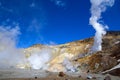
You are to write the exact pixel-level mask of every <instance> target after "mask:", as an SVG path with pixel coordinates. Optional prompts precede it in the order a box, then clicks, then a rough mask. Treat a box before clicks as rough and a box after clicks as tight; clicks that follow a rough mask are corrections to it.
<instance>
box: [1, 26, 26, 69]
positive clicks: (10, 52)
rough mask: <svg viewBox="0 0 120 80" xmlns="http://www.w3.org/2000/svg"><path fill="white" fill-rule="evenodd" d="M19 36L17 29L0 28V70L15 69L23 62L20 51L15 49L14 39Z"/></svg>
mask: <svg viewBox="0 0 120 80" xmlns="http://www.w3.org/2000/svg"><path fill="white" fill-rule="evenodd" d="M19 34H20V32H19V27H18V26H17V27H15V28H11V27H5V26H0V68H11V67H16V65H17V64H19V63H23V62H24V59H25V58H24V55H23V54H22V49H17V48H16V39H17V36H18V35H19Z"/></svg>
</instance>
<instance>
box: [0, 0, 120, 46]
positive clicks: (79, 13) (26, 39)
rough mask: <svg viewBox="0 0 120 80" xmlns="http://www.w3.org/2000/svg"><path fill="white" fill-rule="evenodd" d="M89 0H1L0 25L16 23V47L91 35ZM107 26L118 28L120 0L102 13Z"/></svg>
mask: <svg viewBox="0 0 120 80" xmlns="http://www.w3.org/2000/svg"><path fill="white" fill-rule="evenodd" d="M90 7H91V4H90V1H89V0H0V25H1V26H11V27H15V26H16V25H19V27H20V32H21V34H20V35H19V36H18V44H17V46H18V47H29V46H31V45H33V44H38V43H41V44H63V43H67V42H71V41H76V40H80V39H84V38H88V37H91V36H94V34H95V30H94V29H93V27H91V25H89V18H90V16H91V14H90ZM102 21H103V22H102V23H103V24H106V25H108V26H109V30H117V31H118V30H120V0H115V4H114V6H113V7H111V8H108V9H107V10H106V12H104V13H103V14H102Z"/></svg>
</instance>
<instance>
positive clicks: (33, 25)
mask: <svg viewBox="0 0 120 80" xmlns="http://www.w3.org/2000/svg"><path fill="white" fill-rule="evenodd" d="M41 28H42V23H41V22H39V21H38V20H37V19H33V20H32V21H31V23H30V26H29V27H28V31H34V32H36V33H38V32H40V29H41Z"/></svg>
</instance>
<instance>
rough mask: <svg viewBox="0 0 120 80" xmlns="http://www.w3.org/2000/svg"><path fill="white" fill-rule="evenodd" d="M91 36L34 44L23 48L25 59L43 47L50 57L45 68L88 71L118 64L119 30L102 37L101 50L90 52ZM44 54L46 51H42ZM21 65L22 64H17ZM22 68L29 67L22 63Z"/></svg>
mask: <svg viewBox="0 0 120 80" xmlns="http://www.w3.org/2000/svg"><path fill="white" fill-rule="evenodd" d="M93 41H94V40H93V38H88V39H84V40H80V41H74V42H70V43H66V44H62V45H56V46H51V45H50V46H49V45H40V44H37V45H34V46H31V47H29V48H26V49H25V50H24V53H25V56H26V58H27V59H29V57H30V56H31V55H33V54H36V53H39V52H40V51H42V50H43V49H46V50H50V55H51V57H50V59H49V61H47V62H45V64H46V65H47V66H48V68H47V70H48V71H52V72H55V71H57V72H59V71H66V70H68V71H73V72H76V71H85V72H87V71H89V72H92V73H98V72H103V71H106V70H109V69H111V68H113V67H114V66H116V65H118V64H119V60H120V32H119V31H111V32H108V33H107V34H106V35H105V36H104V37H103V43H102V47H103V48H102V51H99V52H96V53H91V50H90V49H91V47H92V45H93ZM44 54H46V53H44ZM20 66H23V65H19V67H20ZM23 68H31V66H30V64H29V63H28V64H24V67H23Z"/></svg>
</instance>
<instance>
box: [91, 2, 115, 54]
mask: <svg viewBox="0 0 120 80" xmlns="http://www.w3.org/2000/svg"><path fill="white" fill-rule="evenodd" d="M90 2H91V5H92V6H91V9H90V11H91V17H90V20H89V23H90V24H91V25H92V26H93V28H94V29H95V30H96V34H95V37H94V44H93V47H92V51H93V52H96V51H101V50H102V46H101V43H102V36H103V35H105V34H106V31H105V29H106V27H107V26H106V25H103V24H101V23H100V22H99V21H100V19H101V13H102V12H104V11H105V10H106V8H107V7H108V6H110V7H112V6H113V4H114V0H90Z"/></svg>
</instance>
